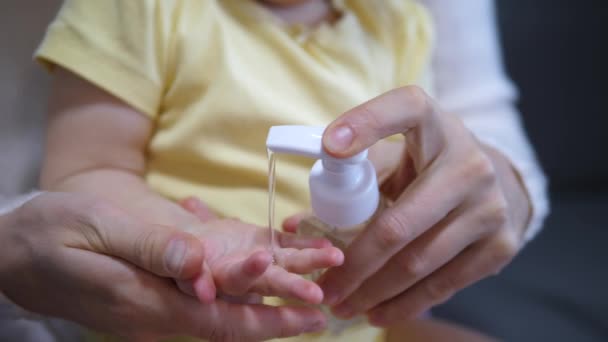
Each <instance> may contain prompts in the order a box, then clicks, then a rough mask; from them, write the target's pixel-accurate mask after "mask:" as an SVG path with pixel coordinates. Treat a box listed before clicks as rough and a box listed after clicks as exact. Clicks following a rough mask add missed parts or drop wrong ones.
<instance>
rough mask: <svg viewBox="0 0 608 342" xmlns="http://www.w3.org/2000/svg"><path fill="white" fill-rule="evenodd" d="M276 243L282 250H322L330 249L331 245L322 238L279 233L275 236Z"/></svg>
mask: <svg viewBox="0 0 608 342" xmlns="http://www.w3.org/2000/svg"><path fill="white" fill-rule="evenodd" d="M277 241H278V243H279V246H281V247H282V248H296V249H302V248H323V247H331V246H332V244H331V242H330V241H329V240H327V239H324V238H316V237H308V236H298V235H295V234H291V233H279V234H277Z"/></svg>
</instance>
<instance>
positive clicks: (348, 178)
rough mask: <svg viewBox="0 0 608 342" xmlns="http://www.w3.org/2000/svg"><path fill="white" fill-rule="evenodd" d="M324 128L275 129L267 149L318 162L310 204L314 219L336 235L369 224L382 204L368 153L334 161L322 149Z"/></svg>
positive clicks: (314, 173)
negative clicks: (379, 204) (366, 222)
mask: <svg viewBox="0 0 608 342" xmlns="http://www.w3.org/2000/svg"><path fill="white" fill-rule="evenodd" d="M324 130H325V128H324V127H317V126H274V127H272V128H270V131H269V133H268V139H267V140H266V147H267V148H268V149H269V150H271V151H273V152H274V153H284V154H292V155H301V156H306V157H310V158H315V159H318V160H317V162H316V163H315V164H314V166H313V167H312V170H311V171H310V178H309V186H310V201H311V207H312V210H313V213H314V214H315V216H316V217H317V218H318V219H319V220H321V221H322V222H324V223H325V224H327V225H329V226H330V227H332V229H334V230H335V231H336V233H340V232H341V233H347V232H346V231H347V230H349V229H350V228H358V225H360V224H362V223H364V222H365V221H367V220H369V219H370V218H371V217H372V216H373V215H374V213H375V212H376V209H377V208H378V203H379V200H380V196H379V191H378V181H377V179H376V171H375V169H374V166H373V165H372V163H371V162H370V161H369V160H368V159H367V150H365V151H363V152H361V153H359V154H357V155H355V156H353V157H350V158H343V159H339V158H334V157H332V156H330V155H328V154H326V153H325V152H324V150H323V146H322V137H323V131H324Z"/></svg>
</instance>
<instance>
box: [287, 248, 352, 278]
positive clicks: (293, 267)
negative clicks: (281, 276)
mask: <svg viewBox="0 0 608 342" xmlns="http://www.w3.org/2000/svg"><path fill="white" fill-rule="evenodd" d="M276 258H277V262H278V264H279V265H281V266H283V268H285V269H286V270H287V271H289V272H293V273H299V274H307V273H310V272H312V271H315V270H319V269H324V268H329V267H335V266H340V265H342V263H343V262H344V253H342V251H341V250H339V249H338V248H336V247H325V248H321V249H313V248H306V249H301V250H289V249H284V250H281V251H278V252H277V253H276Z"/></svg>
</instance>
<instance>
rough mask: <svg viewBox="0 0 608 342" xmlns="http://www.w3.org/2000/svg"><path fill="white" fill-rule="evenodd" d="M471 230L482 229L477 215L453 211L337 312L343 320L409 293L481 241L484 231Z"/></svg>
mask: <svg viewBox="0 0 608 342" xmlns="http://www.w3.org/2000/svg"><path fill="white" fill-rule="evenodd" d="M471 227H479V225H476V216H475V215H474V214H473V213H471V212H466V211H464V210H455V211H453V212H452V213H450V214H449V215H448V216H447V217H446V218H445V219H444V220H442V221H441V222H440V223H439V224H438V225H436V226H435V227H433V228H432V229H430V230H428V231H427V232H426V233H424V234H422V235H421V236H420V237H418V238H417V239H416V240H414V241H412V243H410V244H409V245H408V246H406V247H405V248H404V249H402V250H401V251H400V252H399V253H397V254H396V255H395V256H394V257H393V258H392V259H390V260H389V261H388V262H387V263H386V264H385V265H384V266H383V267H382V268H381V269H380V270H379V271H378V272H377V273H375V274H374V275H373V276H371V277H370V278H368V279H367V280H366V281H365V282H364V283H363V284H362V285H361V286H360V287H359V288H358V289H357V290H356V291H355V292H354V293H353V294H351V295H350V296H348V297H347V298H346V299H345V300H344V301H343V302H342V303H340V304H339V305H338V306H337V307H335V308H334V312H335V313H336V315H338V316H340V317H345V318H348V317H351V316H353V315H355V314H358V313H362V312H366V311H368V310H370V309H372V308H373V307H375V306H376V305H378V304H380V303H382V302H384V301H386V300H389V299H391V298H393V297H395V296H397V295H399V294H401V293H402V292H404V291H406V290H407V289H408V288H410V287H412V286H414V284H416V283H417V282H419V281H421V280H422V279H424V278H426V277H427V276H428V275H429V274H431V273H432V272H434V271H436V270H437V269H439V268H440V267H442V266H443V265H445V264H446V263H447V262H449V261H450V260H452V259H453V258H454V257H455V256H456V255H458V254H459V253H460V252H461V251H462V250H464V249H465V248H466V247H467V246H469V245H470V244H472V243H473V242H474V241H477V240H479V238H480V234H481V232H480V230H481V229H477V231H475V230H472V229H471Z"/></svg>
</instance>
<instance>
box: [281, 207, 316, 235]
mask: <svg viewBox="0 0 608 342" xmlns="http://www.w3.org/2000/svg"><path fill="white" fill-rule="evenodd" d="M311 215H312V214H311V213H310V212H307V211H305V212H301V213H298V214H295V215H293V216H290V217H288V218H286V219H285V221H283V225H282V226H283V230H284V231H286V232H289V233H297V232H298V224H300V221H302V220H303V219H305V218H307V217H309V216H311Z"/></svg>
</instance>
